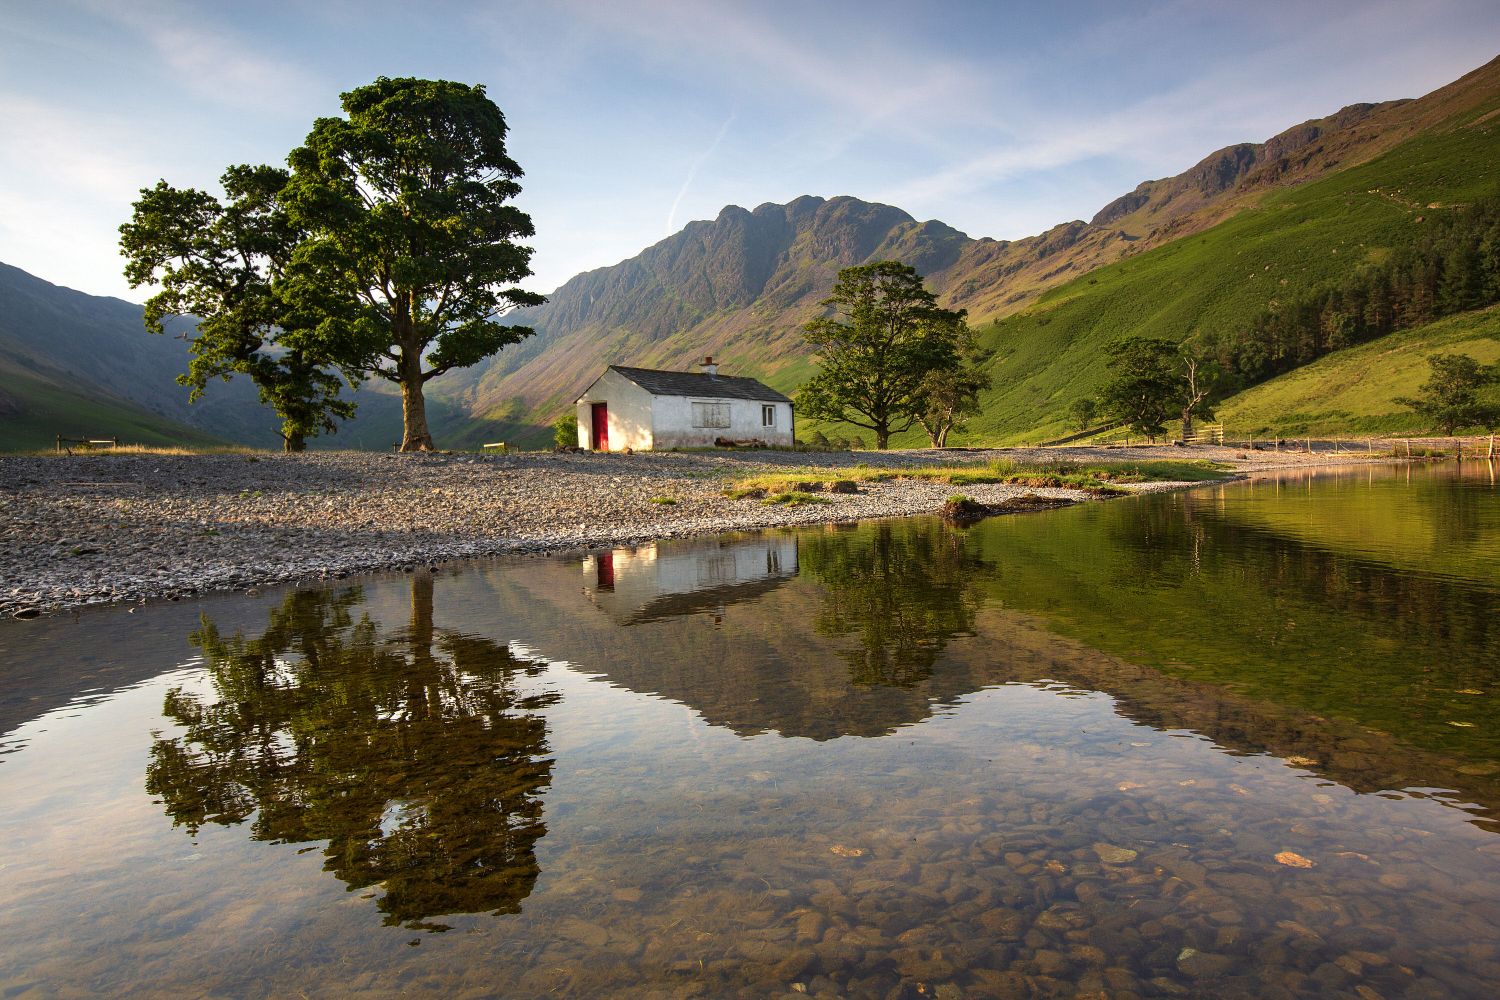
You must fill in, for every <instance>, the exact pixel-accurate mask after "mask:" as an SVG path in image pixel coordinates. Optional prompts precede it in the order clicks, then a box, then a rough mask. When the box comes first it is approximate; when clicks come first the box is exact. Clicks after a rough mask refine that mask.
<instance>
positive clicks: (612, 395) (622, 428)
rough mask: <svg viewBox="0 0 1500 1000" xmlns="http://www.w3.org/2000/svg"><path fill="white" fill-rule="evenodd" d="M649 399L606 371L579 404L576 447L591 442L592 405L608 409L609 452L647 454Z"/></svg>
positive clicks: (648, 395)
mask: <svg viewBox="0 0 1500 1000" xmlns="http://www.w3.org/2000/svg"><path fill="white" fill-rule="evenodd" d="M651 400H652V396H651V394H650V393H649V392H647V391H646V390H645V389H642V388H641V387H640V386H638V385H636V384H635V383H634V382H632V381H630V379H628V378H626V377H625V376H623V375H621V374H620V373H619V372H614V371H606V372H605V373H604V374H603V375H601V376H599V378H598V379H597V380H595V382H594V384H593V385H591V386H589V388H588V391H587V392H585V393H584V394H583V397H582V398H581V399H579V401H578V447H580V448H588V447H589V445H590V442H592V441H593V440H594V438H593V429H594V408H593V405H592V404H594V403H603V404H605V405H606V406H607V407H608V408H609V450H610V451H624V450H625V449H626V448H629V449H631V450H632V451H649V450H650V449H651V447H652V445H653V441H652V434H651V419H652V417H651V411H652V407H651Z"/></svg>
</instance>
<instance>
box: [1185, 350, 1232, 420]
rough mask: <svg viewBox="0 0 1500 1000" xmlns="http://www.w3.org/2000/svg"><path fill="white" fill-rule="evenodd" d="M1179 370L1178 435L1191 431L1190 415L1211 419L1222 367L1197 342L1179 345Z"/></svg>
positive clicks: (1220, 380)
mask: <svg viewBox="0 0 1500 1000" xmlns="http://www.w3.org/2000/svg"><path fill="white" fill-rule="evenodd" d="M1179 370H1180V373H1181V378H1182V389H1181V400H1180V402H1181V404H1182V437H1183V440H1186V439H1187V438H1188V437H1189V436H1190V435H1191V434H1192V433H1193V418H1194V417H1202V418H1203V419H1204V420H1212V419H1213V418H1214V409H1213V405H1212V404H1213V401H1214V399H1215V398H1216V397H1218V395H1219V390H1220V388H1221V387H1222V385H1223V382H1224V370H1223V367H1222V366H1221V365H1220V364H1219V363H1218V362H1217V361H1216V360H1214V358H1213V357H1212V355H1210V354H1209V353H1208V352H1206V351H1204V350H1202V349H1201V348H1200V347H1199V346H1198V345H1196V344H1193V343H1187V344H1183V345H1182V349H1181V358H1180V362H1179Z"/></svg>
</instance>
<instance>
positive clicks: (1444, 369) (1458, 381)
mask: <svg viewBox="0 0 1500 1000" xmlns="http://www.w3.org/2000/svg"><path fill="white" fill-rule="evenodd" d="M1427 365H1428V368H1429V369H1430V371H1431V375H1430V376H1429V378H1428V379H1427V381H1426V382H1424V383H1422V386H1421V389H1420V390H1419V392H1420V395H1418V396H1417V397H1416V398H1408V397H1405V396H1403V397H1401V398H1399V399H1397V400H1396V402H1398V403H1400V404H1401V405H1402V406H1409V407H1411V408H1412V409H1413V410H1416V411H1417V412H1418V413H1420V414H1421V415H1422V416H1424V417H1426V418H1427V419H1428V420H1430V421H1432V422H1433V423H1434V424H1436V425H1437V426H1439V427H1441V428H1442V430H1443V433H1444V434H1452V433H1453V432H1454V431H1456V430H1458V429H1459V428H1460V427H1475V426H1482V427H1494V426H1495V425H1496V424H1497V423H1500V406H1495V405H1493V404H1491V403H1489V402H1487V401H1485V400H1484V399H1483V398H1481V390H1483V389H1484V387H1485V386H1487V385H1489V384H1491V383H1493V382H1496V381H1500V368H1497V367H1496V366H1490V367H1486V366H1484V365H1482V364H1480V363H1479V362H1478V361H1476V360H1474V359H1473V358H1471V357H1469V356H1468V355H1467V354H1432V355H1429V356H1428V358H1427Z"/></svg>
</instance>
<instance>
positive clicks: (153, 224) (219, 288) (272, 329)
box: [120, 166, 357, 451]
mask: <svg viewBox="0 0 1500 1000" xmlns="http://www.w3.org/2000/svg"><path fill="white" fill-rule="evenodd" d="M286 182H287V172H286V171H285V170H278V169H276V168H274V167H252V166H235V167H230V168H229V170H228V171H226V172H225V174H224V176H223V178H222V179H221V184H222V185H223V188H224V199H223V200H220V199H219V198H217V197H215V196H214V195H212V194H209V193H207V192H205V191H198V190H194V189H192V188H185V189H184V188H174V187H172V186H171V185H169V184H167V182H166V181H161V182H159V183H158V184H157V185H156V186H155V187H154V188H145V189H143V190H142V191H141V197H140V199H139V200H137V201H136V202H135V205H134V213H133V215H132V216H131V220H130V221H129V222H127V223H126V224H125V225H123V226H121V227H120V249H121V252H122V253H123V254H124V256H125V260H126V264H125V276H126V278H127V279H129V281H130V284H131V287H132V288H138V287H140V286H141V285H147V284H151V285H155V286H157V291H156V293H155V294H154V295H152V296H151V297H150V298H149V299H147V300H146V307H145V322H146V328H147V329H148V330H150V331H152V332H153V333H158V334H159V333H162V332H163V330H164V329H165V327H164V325H163V320H164V319H165V318H166V317H168V316H172V315H185V316H193V317H195V318H196V319H197V326H196V328H195V329H194V330H193V332H191V333H190V334H188V336H187V339H188V350H189V352H190V353H191V355H192V357H191V360H190V361H189V363H188V370H187V372H186V373H184V374H182V375H180V376H178V378H177V381H178V382H180V383H181V384H183V385H186V386H189V387H190V388H191V390H192V392H191V393H190V396H189V398H190V399H192V400H197V399H198V398H199V397H201V396H202V395H203V392H204V390H205V389H206V388H207V386H208V383H209V382H210V381H211V380H214V379H223V380H225V381H228V380H229V379H230V378H231V377H232V376H234V375H236V374H240V375H246V376H248V377H249V378H250V379H251V380H252V381H253V382H254V383H255V385H256V387H257V388H258V389H259V390H260V398H261V401H262V402H264V403H266V404H268V405H269V406H271V407H272V408H273V409H274V410H275V411H276V413H277V414H279V415H280V416H281V419H282V425H281V437H282V440H283V442H284V445H285V448H286V450H287V451H301V450H303V448H305V447H306V443H307V439H308V438H309V437H312V436H314V435H316V434H318V433H320V432H324V431H328V432H331V431H333V430H335V429H336V428H337V420H338V419H340V418H347V417H350V416H352V415H353V413H354V405H353V404H352V403H350V402H349V401H347V400H343V399H340V398H339V389H340V386H341V382H342V381H343V380H341V379H340V377H339V375H340V372H339V370H338V368H337V367H336V366H334V365H331V364H329V363H328V362H327V359H328V358H329V357H330V356H332V355H340V354H345V353H347V352H341V351H339V350H338V349H337V348H338V346H339V345H337V344H334V343H328V342H325V341H324V340H323V339H322V338H321V337H320V336H319V334H318V333H317V332H316V331H314V330H309V329H299V328H296V327H293V326H291V325H290V324H289V322H288V319H287V317H286V315H285V310H284V309H283V308H282V306H281V304H280V302H279V301H278V299H277V294H276V283H277V282H278V281H280V280H281V279H282V277H283V276H284V273H285V269H286V264H287V262H288V260H289V259H290V257H291V253H292V249H293V247H294V246H295V245H296V242H297V239H298V236H299V233H298V230H297V227H296V226H295V225H294V224H293V223H292V222H291V220H290V219H289V218H288V216H287V212H286V208H285V206H284V205H283V204H282V202H281V197H280V194H281V190H282V188H283V187H284V186H285V184H286ZM343 374H344V375H345V377H346V379H348V380H350V381H353V380H354V379H355V378H357V374H356V373H355V372H354V371H353V370H352V367H347V366H346V368H345V370H344V372H343Z"/></svg>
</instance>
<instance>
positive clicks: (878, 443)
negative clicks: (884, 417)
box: [875, 424, 891, 451]
mask: <svg viewBox="0 0 1500 1000" xmlns="http://www.w3.org/2000/svg"><path fill="white" fill-rule="evenodd" d="M890 440H891V429H890V428H889V427H887V426H885V425H884V424H881V425H880V426H879V427H876V428H875V450H876V451H885V450H886V448H887V447H889V446H890Z"/></svg>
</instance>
